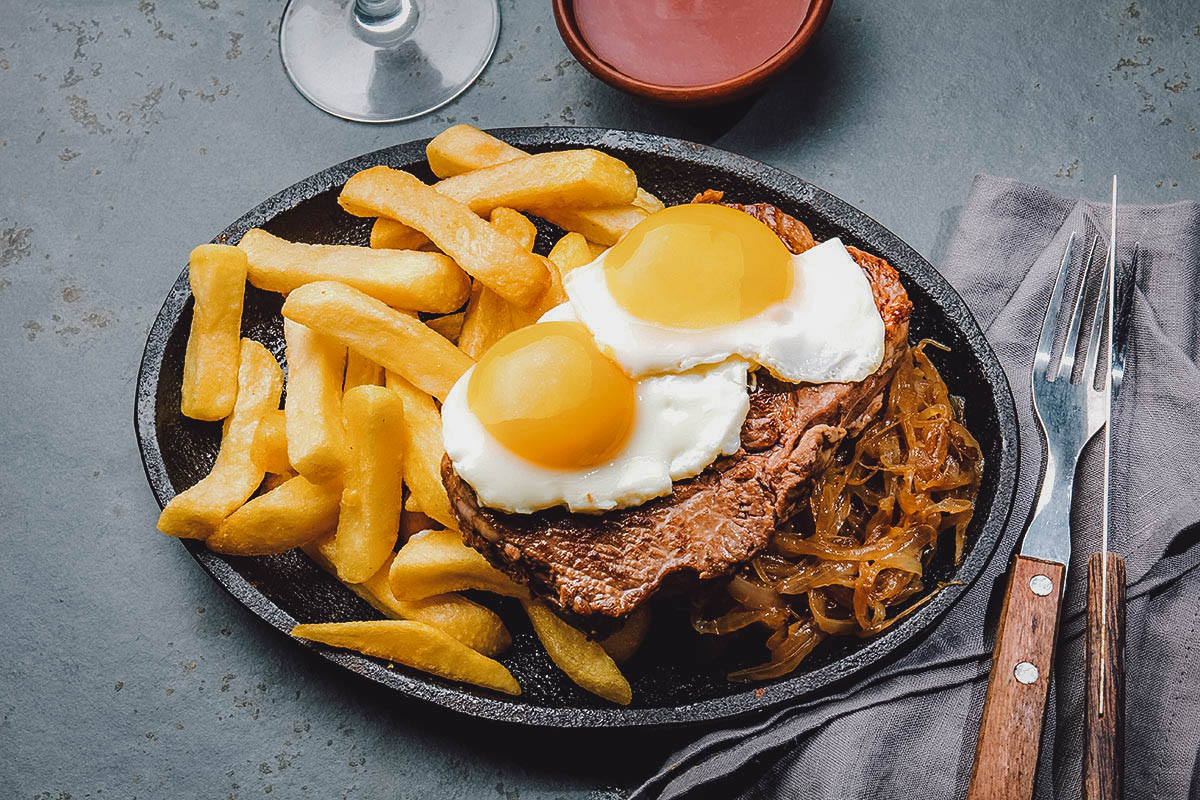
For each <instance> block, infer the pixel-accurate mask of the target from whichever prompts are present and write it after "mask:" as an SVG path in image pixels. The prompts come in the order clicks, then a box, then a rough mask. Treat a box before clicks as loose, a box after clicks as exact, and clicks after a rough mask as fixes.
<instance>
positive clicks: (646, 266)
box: [604, 203, 792, 329]
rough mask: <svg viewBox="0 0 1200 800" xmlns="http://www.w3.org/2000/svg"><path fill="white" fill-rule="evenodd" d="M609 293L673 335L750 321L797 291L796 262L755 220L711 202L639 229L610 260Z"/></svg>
mask: <svg viewBox="0 0 1200 800" xmlns="http://www.w3.org/2000/svg"><path fill="white" fill-rule="evenodd" d="M604 277H605V280H606V282H607V283H608V291H609V292H610V293H611V294H612V296H613V299H615V300H616V301H617V303H618V304H620V305H621V307H622V308H624V309H625V310H626V311H628V312H629V313H630V314H632V315H633V316H635V317H638V318H640V319H643V320H646V321H647V322H653V323H656V324H659V325H664V326H667V327H671V328H688V329H699V328H712V327H716V326H718V325H727V324H729V323H732V322H738V321H740V320H744V319H748V318H750V317H753V316H755V315H756V314H759V313H761V312H762V311H763V310H764V309H766V308H767V307H768V306H771V305H774V304H776V303H779V302H782V301H783V300H784V299H786V298H787V296H788V294H789V292H791V289H792V259H791V254H790V253H789V252H788V249H787V248H786V247H785V246H784V244H783V242H782V241H780V239H779V237H778V236H776V235H775V234H774V233H773V232H772V231H771V229H770V228H768V227H767V226H766V225H764V224H763V223H761V222H759V221H758V220H757V219H755V218H754V217H752V216H750V215H749V214H747V213H745V212H744V211H738V210H737V209H733V208H727V207H726V206H719V205H712V204H708V203H692V204H688V205H681V206H672V207H670V208H667V209H664V210H662V211H659V212H658V213H655V214H651V215H650V216H649V217H647V218H646V219H644V220H642V221H641V222H640V223H638V224H637V225H636V226H635V227H634V228H633V229H632V230H630V231H629V233H628V234H626V235H625V237H624V238H623V239H621V241H619V242H617V244H616V245H615V246H614V247H613V248H612V249H611V250H609V251H608V253H607V254H606V255H605V258H604Z"/></svg>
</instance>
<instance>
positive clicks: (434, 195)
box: [338, 166, 550, 310]
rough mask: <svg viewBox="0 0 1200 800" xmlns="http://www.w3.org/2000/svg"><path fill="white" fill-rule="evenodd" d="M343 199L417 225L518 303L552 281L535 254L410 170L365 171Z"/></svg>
mask: <svg viewBox="0 0 1200 800" xmlns="http://www.w3.org/2000/svg"><path fill="white" fill-rule="evenodd" d="M338 202H339V203H340V204H341V205H342V207H343V208H344V209H346V211H348V212H349V213H351V214H354V215H356V216H373V217H389V218H391V219H394V220H397V221H399V222H403V223H404V224H405V225H408V226H410V227H413V228H416V229H417V230H419V231H421V233H423V234H425V235H426V236H428V237H429V239H430V240H431V241H432V242H433V243H434V244H436V245H437V246H438V247H439V248H440V249H441V250H442V252H444V253H445V254H446V255H448V256H450V257H451V258H453V259H454V260H455V261H457V262H458V264H459V266H461V267H462V268H463V269H465V270H466V271H467V272H469V273H470V274H471V275H472V276H474V277H475V278H477V279H478V280H480V281H482V282H483V283H484V284H486V285H487V286H488V287H490V288H492V289H494V290H495V291H496V293H497V294H499V295H500V296H501V297H503V298H504V299H505V300H508V301H509V302H511V303H515V304H516V305H519V306H529V305H532V304H533V303H534V302H536V301H537V299H538V297H539V296H540V295H541V293H542V291H543V290H544V289H545V288H546V285H547V284H548V283H549V280H550V279H549V276H548V275H546V268H545V267H544V266H543V265H542V262H541V261H539V260H538V259H537V258H536V257H535V256H534V255H533V254H532V253H529V252H527V251H525V250H523V249H521V246H520V245H519V244H517V243H516V242H514V241H513V240H512V239H510V238H509V237H507V236H505V235H504V234H501V233H498V232H497V231H496V230H495V229H493V228H492V227H491V226H489V225H488V223H486V222H484V221H483V220H482V219H480V218H479V217H477V216H476V215H475V214H474V213H472V211H471V209H469V208H467V206H466V205H464V204H463V203H460V202H458V201H457V200H454V199H453V198H450V197H447V196H446V195H444V194H442V193H441V192H439V191H437V190H436V189H434V188H433V187H432V186H427V185H426V184H424V183H422V182H421V181H420V180H419V179H417V178H416V177H415V176H413V175H410V174H409V173H407V172H401V171H399V170H394V169H391V168H389V167H382V166H381V167H372V168H370V169H366V170H363V171H362V172H359V173H358V174H356V175H354V176H352V177H351V178H350V180H348V181H346V185H345V186H344V187H343V188H342V193H341V195H340V196H339V197H338ZM447 310H450V309H447Z"/></svg>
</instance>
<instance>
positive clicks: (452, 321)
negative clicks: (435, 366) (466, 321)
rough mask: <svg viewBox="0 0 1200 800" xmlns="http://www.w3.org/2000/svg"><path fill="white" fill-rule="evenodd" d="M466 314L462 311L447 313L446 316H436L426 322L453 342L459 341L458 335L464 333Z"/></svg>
mask: <svg viewBox="0 0 1200 800" xmlns="http://www.w3.org/2000/svg"><path fill="white" fill-rule="evenodd" d="M464 317H466V314H465V313H464V312H462V311H460V312H458V313H457V314H447V315H446V316H444V317H434V318H433V319H430V320H426V321H425V324H426V325H428V326H429V327H431V328H433V329H434V330H435V331H437V332H438V333H440V334H441V335H442V336H445V337H446V338H447V339H449V340H450V341H451V342H454V343H456V344H457V343H458V336H459V334H461V333H462V329H463V318H464Z"/></svg>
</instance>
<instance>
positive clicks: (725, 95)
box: [554, 0, 833, 106]
mask: <svg viewBox="0 0 1200 800" xmlns="http://www.w3.org/2000/svg"><path fill="white" fill-rule="evenodd" d="M832 6H833V0H812V2H811V4H810V5H809V7H808V13H807V14H805V16H804V21H803V22H801V23H800V27H799V28H798V29H797V30H796V33H795V35H793V36H792V38H791V39H790V40H788V43H787V44H786V45H784V46H783V48H782V49H780V50H779V51H778V52H777V53H775V55H773V56H771V57H770V58H768V59H767V60H766V61H764V62H763V63H762V64H759V65H758V66H757V67H755V68H754V69H751V70H749V71H747V72H743V73H742V74H740V75H735V76H734V77H732V78H726V79H725V80H723V81H717V82H715V83H706V84H701V85H699V86H672V85H664V84H657V83H651V82H649V81H643V80H640V79H638V78H634V77H631V76H629V75H627V74H625V73H624V72H621V71H620V70H619V69H617V68H616V67H613V66H612V65H610V64H609V63H608V62H606V61H604V60H603V59H602V58H600V56H598V55H597V54H596V52H595V51H594V50H593V49H592V48H591V46H590V45H589V44H588V42H587V39H585V38H584V36H583V33H582V32H581V31H580V30H579V26H578V24H577V23H576V21H575V0H554V21H555V23H557V25H558V32H559V35H561V36H562V40H563V42H564V43H565V44H566V45H567V49H568V50H570V51H571V55H573V56H574V57H575V59H576V60H577V61H579V63H580V64H582V65H583V66H584V68H585V69H587V71H588V72H590V73H592V74H593V75H595V76H596V77H597V78H599V79H600V80H602V81H604V82H605V83H607V84H609V85H610V86H613V87H615V88H617V89H621V90H622V91H625V92H629V93H630V94H635V95H638V96H640V97H646V98H649V99H651V100H656V101H658V102H661V103H667V104H671V105H696V106H703V105H713V104H716V103H722V102H727V101H730V100H736V99H739V98H741V97H744V96H746V95H748V94H750V93H751V92H753V91H754V90H755V89H757V88H758V87H759V86H761V85H762V84H763V83H764V82H766V81H767V80H768V79H770V78H771V77H773V76H775V75H777V74H778V73H780V72H782V71H783V70H785V69H787V68H788V67H789V66H790V65H791V64H792V63H793V62H794V61H795V60H796V59H797V58H799V57H800V54H801V53H803V52H804V51H805V50H807V49H808V47H809V45H810V44H811V43H812V40H813V38H815V37H816V35H817V31H819V30H820V29H821V26H822V25H824V24H825V19H826V18H827V17H828V16H829V9H830V8H831V7H832Z"/></svg>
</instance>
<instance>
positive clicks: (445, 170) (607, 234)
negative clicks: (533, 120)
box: [425, 125, 659, 245]
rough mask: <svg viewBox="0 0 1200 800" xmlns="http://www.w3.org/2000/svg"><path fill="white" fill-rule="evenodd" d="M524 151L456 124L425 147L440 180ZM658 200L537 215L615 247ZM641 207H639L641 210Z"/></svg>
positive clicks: (640, 197) (646, 197)
mask: <svg viewBox="0 0 1200 800" xmlns="http://www.w3.org/2000/svg"><path fill="white" fill-rule="evenodd" d="M528 155H529V154H528V153H526V152H525V151H524V150H518V149H517V148H515V147H513V146H512V145H509V144H507V143H505V142H502V141H500V140H499V139H497V138H495V137H494V136H491V135H490V134H487V133H484V132H483V131H481V130H479V129H478V128H474V127H472V126H470V125H455V126H453V127H451V128H447V129H446V130H444V131H442V132H441V133H440V134H438V135H437V136H435V137H434V138H433V141H431V142H430V143H429V145H428V146H427V147H426V148H425V157H426V158H427V159H429V166H430V168H431V169H432V170H433V174H434V175H437V176H438V177H439V178H448V177H451V176H454V175H461V174H462V173H464V172H470V171H472V170H477V169H482V168H484V167H490V166H494V165H496V164H503V163H505V162H508V161H513V160H515V159H518V158H524V157H528ZM658 205H659V203H658V198H656V197H654V195H652V194H650V193H649V192H643V191H639V192H638V194H637V197H636V198H635V199H634V201H633V203H632V204H630V205H623V206H616V207H611V208H604V209H588V210H577V209H563V208H554V207H547V208H542V209H540V210H539V211H536V212H534V213H536V214H537V215H538V216H540V217H542V218H543V219H545V220H546V221H547V222H552V223H554V224H555V225H557V226H559V227H560V228H564V229H566V230H569V231H578V232H579V233H582V234H583V235H585V236H587V238H589V239H591V240H592V241H594V242H600V243H601V244H603V245H614V244H616V243H617V240H618V239H620V238H621V237H622V236H624V235H625V233H626V232H627V231H628V230H629V229H630V228H632V227H633V226H634V225H636V224H638V223H639V222H641V221H642V220H643V219H645V218H646V216H647V214H648V213H649V212H650V211H652V210H659V209H658V208H657V206H658ZM639 206H640V207H639Z"/></svg>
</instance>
